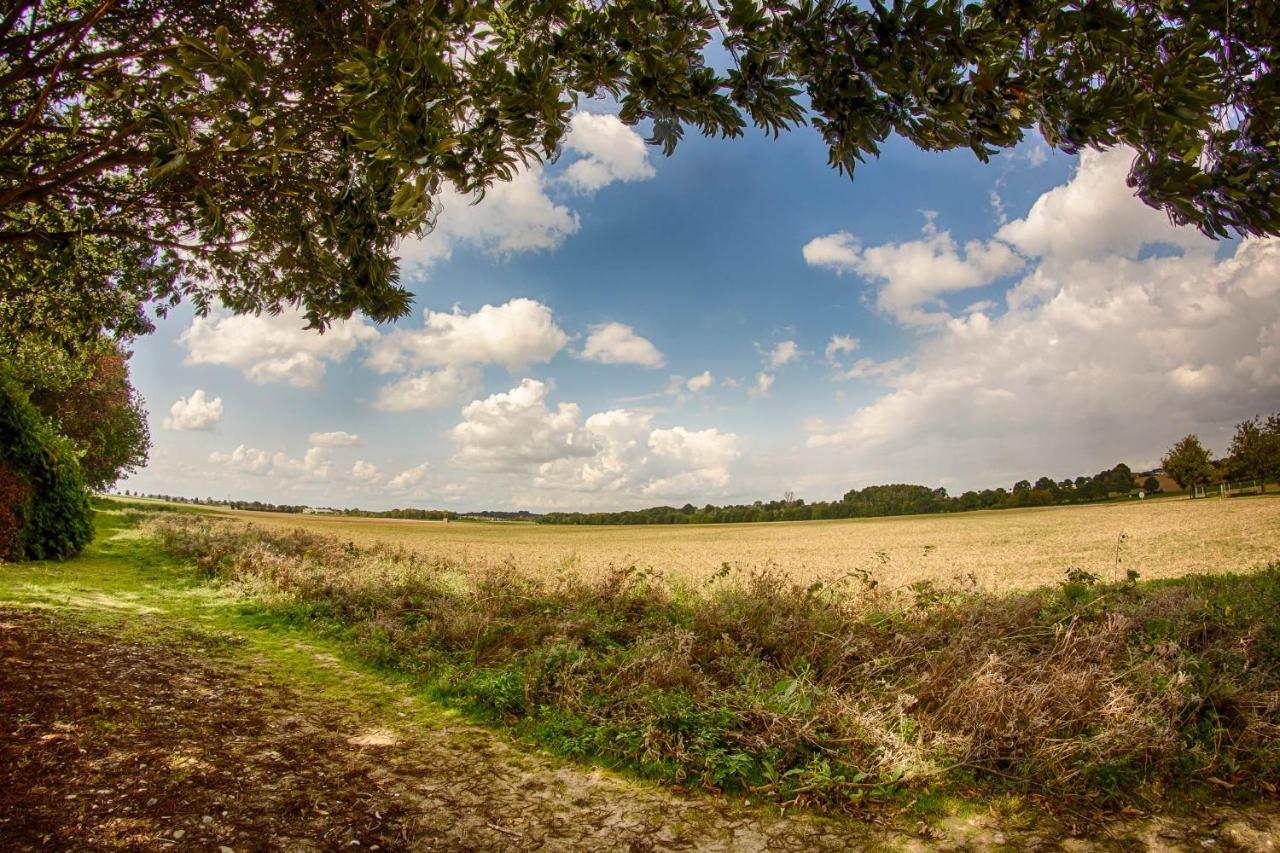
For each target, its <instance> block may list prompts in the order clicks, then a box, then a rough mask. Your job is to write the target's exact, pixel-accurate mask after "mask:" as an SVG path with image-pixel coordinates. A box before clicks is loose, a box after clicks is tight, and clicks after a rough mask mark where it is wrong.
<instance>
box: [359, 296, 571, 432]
mask: <svg viewBox="0 0 1280 853" xmlns="http://www.w3.org/2000/svg"><path fill="white" fill-rule="evenodd" d="M568 343H569V336H568V335H567V334H565V332H564V330H563V329H561V328H560V327H559V326H558V325H557V324H556V321H555V317H554V316H553V315H552V313H551V309H550V308H548V307H547V306H546V305H543V304H542V303H541V302H538V301H536V300H533V299H526V298H517V299H511V300H509V301H507V302H504V303H503V304H501V305H484V306H482V307H481V308H479V309H478V310H477V311H474V312H472V313H470V314H468V313H465V312H464V311H462V310H461V309H459V308H454V310H453V311H452V312H444V311H430V310H428V311H427V312H426V315H425V317H424V318H423V324H422V328H420V329H408V328H399V329H396V330H394V331H392V332H391V333H390V334H387V335H384V336H382V337H381V338H380V339H379V340H378V341H377V343H375V344H374V345H373V346H372V347H370V351H369V357H368V358H367V359H366V361H365V364H366V365H367V366H368V367H370V368H371V369H373V370H375V371H377V372H379V373H393V372H402V371H414V372H413V373H411V374H410V375H407V376H404V377H402V378H400V379H398V380H396V381H394V382H391V383H389V384H387V385H385V386H383V387H382V388H380V389H379V390H378V395H377V398H376V399H375V401H374V406H376V407H377V408H379V409H381V410H383V411H387V412H403V411H408V410H410V409H425V408H438V407H440V406H448V405H453V404H456V403H459V402H462V401H463V400H468V399H471V398H473V397H474V396H475V395H476V394H478V393H479V392H480V389H481V387H482V384H483V378H484V375H483V371H482V369H481V368H482V367H483V366H484V365H486V364H498V365H502V366H503V367H505V368H506V369H507V370H508V371H518V370H523V369H524V368H525V367H527V366H528V365H530V364H534V363H542V362H547V361H550V360H551V359H552V358H554V357H555V355H556V353H558V352H560V350H562V349H564V347H565V345H566V344H568ZM433 368H434V369H433Z"/></svg>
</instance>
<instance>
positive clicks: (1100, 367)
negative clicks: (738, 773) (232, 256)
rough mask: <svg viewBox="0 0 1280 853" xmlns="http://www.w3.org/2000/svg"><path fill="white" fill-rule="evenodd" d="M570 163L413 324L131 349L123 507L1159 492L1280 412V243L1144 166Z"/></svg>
mask: <svg viewBox="0 0 1280 853" xmlns="http://www.w3.org/2000/svg"><path fill="white" fill-rule="evenodd" d="M571 128H572V129H571V132H570V134H569V137H568V141H567V143H566V145H565V148H564V152H563V154H562V156H561V157H560V158H559V159H558V160H557V161H556V163H555V164H553V165H547V166H535V167H533V168H530V169H528V170H526V171H524V172H521V173H520V174H519V175H518V176H517V177H516V178H515V180H513V181H512V182H511V183H509V184H500V185H498V186H495V187H494V188H493V189H492V190H491V191H490V192H489V193H488V194H487V195H486V197H485V198H484V200H483V201H482V202H480V203H479V204H472V203H471V202H472V200H471V199H468V198H463V197H460V196H458V195H457V194H448V195H446V197H444V198H442V199H441V203H442V205H443V209H442V212H441V214H440V217H439V221H438V224H437V226H436V228H435V230H434V231H433V232H432V233H430V234H429V235H426V236H425V237H423V238H421V239H415V240H411V241H407V242H406V243H405V244H403V245H402V246H401V267H402V278H403V282H404V283H405V284H406V286H408V287H409V288H410V289H411V290H412V291H413V293H414V295H415V307H414V310H413V312H412V313H411V314H410V315H409V316H407V317H405V318H403V319H402V320H400V321H399V322H397V323H395V324H393V325H381V326H379V325H375V324H373V323H371V322H369V321H368V320H366V319H364V318H362V317H356V318H353V319H352V320H350V321H348V322H346V323H344V324H340V325H338V326H335V327H334V328H332V329H331V330H329V331H328V332H326V333H325V334H324V335H318V334H316V333H314V332H309V331H305V330H303V328H302V326H303V322H302V321H301V320H300V319H299V317H298V316H297V315H296V314H291V313H285V314H283V315H281V316H278V317H270V316H260V317H255V316H239V317H236V316H230V315H227V314H224V313H218V312H214V313H212V314H211V315H209V316H207V317H196V316H194V315H193V313H192V311H191V310H190V309H189V308H188V307H183V308H181V309H179V310H177V311H175V312H172V313H171V314H170V316H169V317H167V318H165V319H164V320H161V321H160V322H159V323H158V324H157V330H156V332H155V333H154V334H152V335H150V336H148V337H145V338H142V339H140V340H138V341H137V342H136V346H135V354H134V356H133V359H132V369H133V377H134V382H135V384H136V385H137V387H138V389H139V391H140V392H141V393H142V395H143V396H144V397H145V399H146V401H147V403H148V408H149V410H150V413H151V415H150V417H151V422H150V425H151V430H152V436H153V439H154V443H155V446H154V449H153V452H152V455H151V462H150V464H149V465H148V466H147V467H146V468H145V469H144V470H142V471H140V472H139V473H137V474H135V475H133V476H132V477H130V478H128V479H127V480H124V481H122V482H121V483H120V484H119V488H120V489H130V490H138V491H141V492H144V493H162V494H174V495H184V496H188V497H214V498H218V499H223V498H237V499H245V500H253V499H257V500H264V501H270V502H275V503H290V504H297V503H302V504H308V505H312V506H334V507H355V506H358V507H362V508H366V509H386V508H391V507H428V508H430V507H438V508H448V509H455V510H462V511H466V510H480V509H528V510H532V511H545V510H551V509H567V510H594V509H629V508H637V507H644V506H653V505H657V504H672V505H677V506H678V505H682V504H684V503H686V502H689V503H693V504H695V505H702V504H705V503H717V504H720V503H726V502H735V503H736V502H751V501H754V500H769V499H775V498H779V497H781V496H782V495H783V494H784V493H786V492H794V493H795V494H796V495H798V496H801V497H804V498H807V499H809V500H830V499H835V498H839V497H840V496H841V495H843V494H844V493H845V492H846V491H848V490H849V489H851V488H860V487H863V486H866V485H871V484H875V483H887V482H914V483H922V484H926V485H930V486H939V485H941V486H944V487H946V488H947V489H948V491H949V492H951V493H952V494H958V493H960V492H961V491H963V490H965V489H969V488H979V489H980V488H989V487H997V486H1004V487H1006V488H1008V487H1010V485H1011V484H1012V483H1013V482H1014V481H1015V480H1019V479H1023V478H1029V479H1032V480H1034V479H1036V478H1037V477H1039V476H1042V475H1048V476H1052V477H1054V478H1055V479H1061V478H1063V477H1067V476H1071V477H1075V476H1078V475H1081V474H1092V473H1095V472H1097V471H1099V470H1102V469H1104V468H1109V467H1111V466H1112V465H1114V464H1116V463H1117V462H1121V461H1123V462H1126V463H1127V464H1129V465H1130V466H1132V467H1133V468H1134V469H1135V470H1141V469H1145V468H1148V467H1154V466H1155V465H1157V464H1158V463H1159V458H1160V456H1161V454H1162V452H1163V451H1164V450H1165V449H1167V448H1168V447H1169V446H1170V445H1171V444H1172V443H1173V442H1174V441H1176V440H1177V439H1178V438H1180V437H1181V436H1183V435H1185V434H1187V433H1189V432H1196V433H1198V434H1199V435H1200V436H1201V437H1202V438H1203V439H1204V440H1205V442H1206V444H1208V445H1209V446H1210V447H1211V448H1212V449H1213V450H1214V451H1216V452H1219V453H1221V452H1223V451H1224V450H1225V449H1226V446H1227V444H1228V442H1229V439H1230V435H1231V432H1232V430H1233V427H1234V424H1236V423H1237V422H1239V421H1241V420H1243V419H1244V418H1246V417H1250V416H1253V415H1255V414H1259V413H1263V414H1265V413H1268V412H1271V411H1275V410H1280V298H1278V297H1280V241H1277V240H1269V239H1259V240H1246V241H1220V242H1214V241H1211V240H1208V239H1206V238H1204V237H1203V236H1201V235H1200V234H1199V233H1198V232H1196V231H1194V230H1192V229H1186V228H1176V227H1174V226H1172V225H1170V223H1169V221H1168V219H1167V218H1166V216H1165V215H1164V214H1163V213H1162V212H1160V211H1157V210H1152V209H1150V208H1148V207H1146V206H1145V205H1143V204H1142V203H1141V202H1140V201H1138V200H1137V199H1135V198H1134V197H1133V195H1132V191H1131V190H1130V189H1129V188H1128V187H1127V186H1126V184H1125V176H1126V174H1127V170H1128V166H1129V163H1130V161H1131V159H1132V152H1130V151H1127V150H1125V149H1116V150H1112V151H1108V152H1102V153H1100V152H1092V151H1088V152H1084V153H1083V154H1081V155H1079V156H1068V155H1064V154H1061V153H1058V152H1054V151H1052V150H1050V149H1049V148H1048V147H1047V146H1046V145H1045V144H1044V143H1043V142H1042V141H1041V140H1038V139H1034V140H1028V141H1026V142H1024V143H1023V144H1021V145H1020V146H1018V148H1016V149H1013V150H1011V151H1006V152H1003V153H1001V154H1000V155H998V156H997V157H995V158H993V160H992V161H991V162H990V163H987V164H983V163H980V162H978V161H977V160H976V159H975V158H974V157H973V155H972V154H971V153H969V152H949V153H926V152H921V151H919V150H917V149H915V148H914V147H912V146H911V145H910V144H909V143H905V142H902V141H900V140H899V141H893V142H891V143H889V144H888V145H887V146H886V147H885V149H884V151H883V152H882V155H881V156H880V157H879V158H878V159H875V160H870V161H868V162H867V163H866V164H864V165H862V166H861V167H860V168H859V169H858V171H857V172H856V174H855V176H854V178H853V180H849V179H848V178H847V177H842V176H841V175H839V174H838V173H836V172H835V171H834V170H833V169H831V168H830V167H829V166H828V165H827V152H826V149H825V147H824V146H823V144H822V142H821V140H820V139H819V138H818V136H817V135H816V134H815V133H813V132H810V131H807V130H798V131H794V132H791V133H788V134H784V135H783V136H782V137H781V138H780V139H777V140H774V139H772V138H768V137H766V136H764V135H763V134H760V133H755V132H751V131H748V133H747V135H746V136H745V138H742V139H736V140H715V139H703V138H695V137H693V136H690V137H687V139H686V141H685V142H684V143H682V144H681V146H680V147H679V148H678V149H677V151H676V153H675V154H674V155H673V156H671V157H664V156H662V154H661V153H660V152H659V151H657V150H656V149H652V148H650V147H648V146H646V145H645V144H644V142H643V138H642V136H641V135H640V134H639V133H637V132H636V131H635V130H633V129H632V128H628V127H626V126H624V125H623V124H622V123H621V122H620V121H618V119H617V118H616V117H615V116H614V115H612V114H611V113H610V112H609V109H608V107H607V105H603V104H594V103H588V104H586V105H585V106H584V107H583V108H582V109H581V111H580V112H578V113H577V114H576V115H575V116H574V119H573V122H572V125H571Z"/></svg>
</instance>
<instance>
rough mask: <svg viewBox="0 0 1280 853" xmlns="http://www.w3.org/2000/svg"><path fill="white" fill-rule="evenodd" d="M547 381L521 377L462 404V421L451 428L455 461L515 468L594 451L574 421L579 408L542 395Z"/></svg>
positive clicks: (489, 467)
mask: <svg viewBox="0 0 1280 853" xmlns="http://www.w3.org/2000/svg"><path fill="white" fill-rule="evenodd" d="M550 391H551V387H550V386H549V385H547V384H546V383H543V382H539V381H538V380H536V379H522V380H521V381H520V384H519V385H518V386H516V387H515V388H512V389H511V390H510V391H505V392H503V393H500V394H493V395H491V396H489V397H486V398H485V399H483V400H474V401H472V402H470V403H468V404H467V405H466V406H464V407H463V409H462V417H463V421H462V423H460V424H458V425H457V426H455V427H454V428H453V429H451V430H450V431H449V436H450V437H451V438H452V439H453V440H454V441H455V442H456V443H457V444H458V452H457V453H456V454H455V455H454V461H455V463H456V464H458V465H459V466H460V467H463V468H471V469H474V470H477V471H507V472H517V471H525V470H528V469H529V467H530V466H534V465H538V464H541V463H543V462H547V461H550V460H554V459H560V458H564V457H567V456H573V455H578V456H586V455H590V454H591V453H592V452H593V449H592V448H591V447H590V445H589V444H588V443H587V441H586V438H585V436H583V435H582V434H581V430H580V428H579V426H578V417H579V415H580V413H581V412H580V410H579V408H578V406H577V405H576V404H574V403H561V404H559V406H558V407H557V409H556V410H555V411H551V410H549V409H548V408H547V406H546V403H545V400H546V398H547V396H548V394H549V393H550Z"/></svg>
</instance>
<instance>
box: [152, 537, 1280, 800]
mask: <svg viewBox="0 0 1280 853" xmlns="http://www.w3.org/2000/svg"><path fill="white" fill-rule="evenodd" d="M152 524H153V526H154V528H155V529H156V530H157V531H158V532H159V534H160V536H161V538H162V541H163V543H164V545H165V547H166V549H167V550H169V551H170V552H171V553H173V554H175V555H177V556H180V557H182V558H185V559H189V560H191V561H193V562H194V563H196V564H197V565H198V566H199V567H200V568H201V569H202V570H203V571H205V572H207V573H208V574H210V575H212V576H216V577H218V578H220V579H222V580H224V581H227V582H231V583H236V584H239V585H241V586H242V587H243V588H244V589H245V591H246V592H248V593H250V594H253V595H255V596H257V597H259V598H260V599H262V600H264V601H265V602H267V603H268V604H269V606H271V607H273V608H275V609H276V610H277V611H278V612H279V613H282V614H287V615H288V616H289V617H290V618H292V619H294V620H296V621H298V622H301V623H305V624H309V625H313V626H321V627H324V628H326V629H328V630H333V631H338V632H341V633H343V634H345V635H347V636H348V637H350V638H351V639H352V640H353V641H354V642H355V643H356V644H357V647H358V648H359V649H360V650H361V651H362V653H363V654H364V655H366V656H367V657H368V658H369V659H370V660H371V661H374V662H375V663H378V664H380V665H383V666H388V667H393V668H395V669H396V670H397V671H401V672H406V673H410V674H413V675H416V676H418V677H419V678H421V679H422V680H423V681H424V683H427V684H429V685H431V686H432V687H433V688H434V689H436V690H437V691H438V692H440V693H441V694H442V695H443V696H444V697H446V698H448V699H450V700H451V701H454V702H457V703H459V704H462V705H464V706H466V707H468V708H470V709H472V710H473V711H475V712H477V713H479V714H481V715H483V716H485V717H487V718H489V719H492V720H497V721H501V722H503V723H505V724H509V725H511V726H513V727H515V728H516V729H517V730H518V731H520V732H522V733H524V734H526V735H530V736H532V737H534V738H536V739H537V740H539V741H540V742H542V743H544V744H547V745H549V746H552V747H553V748H555V749H557V750H559V751H561V752H563V753H565V754H568V755H572V756H577V757H583V758H592V759H595V760H601V761H604V762H606V763H611V764H617V765H625V766H628V767H631V768H633V769H636V770H639V771H640V772H643V773H646V774H648V775H651V776H655V777H658V778H662V779H665V780H669V781H672V782H679V783H684V784H694V785H701V786H704V787H707V788H712V789H732V790H742V791H750V792H753V796H757V797H761V798H772V799H774V800H775V801H777V802H801V803H809V804H819V805H824V806H827V805H832V806H841V807H851V806H858V805H859V804H864V803H867V802H873V801H877V800H883V799H886V798H890V797H893V796H895V795H897V794H898V793H902V792H916V793H918V792H919V791H921V790H923V789H926V788H932V787H935V786H943V787H945V786H946V785H948V784H952V783H954V784H956V785H962V786H964V787H965V788H966V789H968V788H971V787H972V786H973V785H974V784H978V785H987V786H990V787H992V788H995V787H1002V788H1005V789H1007V788H1010V787H1012V788H1014V789H1016V790H1023V791H1028V792H1034V793H1040V794H1046V795H1051V796H1054V797H1059V798H1068V799H1073V800H1076V799H1086V800H1092V801H1095V802H1098V803H1121V802H1131V801H1134V800H1135V799H1141V798H1156V797H1159V796H1161V794H1162V792H1163V791H1165V790H1166V789H1176V788H1186V787H1188V786H1195V785H1197V784H1203V783H1206V782H1212V783H1213V784H1214V785H1216V786H1223V785H1226V786H1237V787H1236V790H1255V791H1260V790H1263V789H1265V786H1266V785H1267V784H1272V783H1271V782H1270V781H1269V780H1274V779H1276V778H1277V777H1278V776H1280V565H1275V566H1272V567H1270V568H1268V569H1265V570H1263V571H1260V572H1257V573H1255V574H1250V575H1223V576H1216V577H1188V578H1183V579H1180V580H1176V581H1161V582H1155V583H1136V582H1134V581H1133V580H1132V579H1130V581H1128V582H1125V583H1119V584H1100V583H1098V582H1097V580H1096V579H1094V578H1092V577H1082V576H1079V574H1078V573H1077V574H1076V575H1072V576H1071V577H1070V578H1068V579H1067V581H1065V582H1064V583H1063V584H1061V585H1058V586H1055V587H1049V588H1043V589H1039V590H1034V591H1031V592H1019V593H1009V594H999V595H998V594H993V593H987V592H982V591H978V590H975V589H972V588H970V589H956V590H947V589H939V588H936V587H934V586H933V585H930V584H918V585H916V586H915V587H913V588H912V590H910V591H909V592H906V593H899V594H886V593H883V592H881V591H880V590H878V589H877V588H876V587H875V585H874V583H872V582H870V581H869V579H868V578H866V577H865V576H858V575H851V576H848V577H845V578H841V579H835V580H834V581H833V582H832V583H829V584H814V585H811V586H808V587H803V586H797V585H795V584H793V583H791V582H790V581H788V580H787V579H786V578H785V577H784V576H783V575H781V574H780V573H778V572H776V571H762V572H757V573H754V574H750V575H748V576H746V577H745V578H741V579H736V580H735V579H734V578H728V579H721V580H719V581H717V582H716V583H714V584H712V585H709V586H707V587H705V588H702V589H696V590H695V589H687V588H683V589H682V588H673V587H672V586H670V585H668V584H666V583H665V582H663V581H662V579H660V578H657V577H654V576H653V575H651V574H649V573H645V572H637V571H634V570H632V569H621V570H619V571H617V572H616V573H615V574H614V575H613V576H612V577H609V578H605V579H603V580H600V581H595V582H592V581H588V580H583V579H581V578H579V577H577V576H575V575H572V574H569V573H566V574H564V575H563V576H561V577H553V578H535V577H529V576H526V575H523V574H521V573H520V572H519V571H517V570H516V569H515V568H514V567H512V566H506V567H501V568H497V569H493V570H490V571H485V572H478V573H465V572H462V571H459V570H458V568H457V567H455V566H451V565H448V564H446V563H442V562H437V561H432V560H429V559H426V558H424V557H422V556H421V555H415V554H413V553H409V552H405V551H399V550H393V549H390V548H373V549H364V548H357V547H355V546H353V545H350V544H345V543H342V542H340V541H338V540H336V539H332V538H328V537H322V536H316V535H314V534H310V533H306V532H303V531H296V532H294V533H288V534H280V533H273V532H267V531H263V530H258V529H254V528H250V527H246V526H244V525H238V524H234V523H227V522H209V521H206V520H197V519H192V518H179V517H171V518H168V519H157V520H155V521H153V522H152ZM1254 783H1257V784H1254ZM1259 786H1261V787H1259Z"/></svg>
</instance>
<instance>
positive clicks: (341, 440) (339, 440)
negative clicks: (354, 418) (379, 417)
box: [307, 430, 364, 447]
mask: <svg viewBox="0 0 1280 853" xmlns="http://www.w3.org/2000/svg"><path fill="white" fill-rule="evenodd" d="M307 443H308V444H310V445H311V446H312V447H361V446H363V445H364V442H363V441H361V440H360V436H358V435H352V434H351V433H349V432H343V431H342V430H338V431H337V432H313V433H311V435H310V436H308V438H307Z"/></svg>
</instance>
